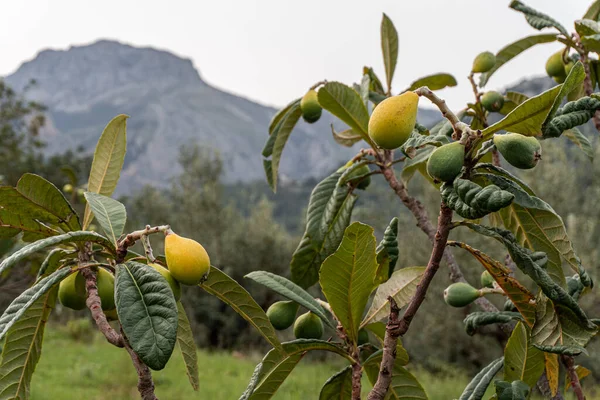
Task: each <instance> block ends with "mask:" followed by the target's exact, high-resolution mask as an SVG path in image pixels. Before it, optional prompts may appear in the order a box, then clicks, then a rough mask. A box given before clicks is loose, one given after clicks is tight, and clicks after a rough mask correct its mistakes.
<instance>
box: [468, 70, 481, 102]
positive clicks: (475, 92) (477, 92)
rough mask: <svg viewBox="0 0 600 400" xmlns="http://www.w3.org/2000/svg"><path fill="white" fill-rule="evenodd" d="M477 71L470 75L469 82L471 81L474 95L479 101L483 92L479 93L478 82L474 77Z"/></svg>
mask: <svg viewBox="0 0 600 400" xmlns="http://www.w3.org/2000/svg"><path fill="white" fill-rule="evenodd" d="M474 75H475V73H474V72H471V73H470V74H469V76H468V78H469V82H471V88H472V89H473V95H474V96H475V103H479V101H480V99H481V93H479V90H478V89H477V84H476V83H475V79H473V77H474Z"/></svg>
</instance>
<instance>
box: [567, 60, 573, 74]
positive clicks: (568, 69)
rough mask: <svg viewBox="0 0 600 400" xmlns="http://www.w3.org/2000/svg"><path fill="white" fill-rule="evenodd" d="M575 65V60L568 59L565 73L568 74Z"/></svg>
mask: <svg viewBox="0 0 600 400" xmlns="http://www.w3.org/2000/svg"><path fill="white" fill-rule="evenodd" d="M574 66H575V62H573V61H569V62H568V63H567V65H565V75H569V73H570V72H571V70H572V69H573V67H574Z"/></svg>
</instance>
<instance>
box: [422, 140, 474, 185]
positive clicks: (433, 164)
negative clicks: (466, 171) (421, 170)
mask: <svg viewBox="0 0 600 400" xmlns="http://www.w3.org/2000/svg"><path fill="white" fill-rule="evenodd" d="M464 162H465V146H463V145H462V144H461V143H460V142H452V143H448V144H445V145H443V146H441V147H438V148H437V149H435V150H434V151H433V153H431V155H430V156H429V160H427V173H428V174H429V176H431V177H432V178H433V179H435V180H438V181H442V182H451V181H453V180H454V178H456V177H457V176H458V174H460V170H461V169H462V166H463V164H464Z"/></svg>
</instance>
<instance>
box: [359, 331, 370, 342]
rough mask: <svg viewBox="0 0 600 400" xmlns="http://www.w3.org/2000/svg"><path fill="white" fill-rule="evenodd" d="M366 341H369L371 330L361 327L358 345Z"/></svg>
mask: <svg viewBox="0 0 600 400" xmlns="http://www.w3.org/2000/svg"><path fill="white" fill-rule="evenodd" d="M365 343H369V332H367V331H366V330H365V329H361V330H359V331H358V345H359V346H362V345H363V344H365Z"/></svg>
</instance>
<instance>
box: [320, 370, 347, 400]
mask: <svg viewBox="0 0 600 400" xmlns="http://www.w3.org/2000/svg"><path fill="white" fill-rule="evenodd" d="M319 400H352V367H351V366H347V367H346V368H344V369H343V370H341V371H340V372H338V373H336V374H335V375H333V376H332V377H330V378H329V379H327V382H325V384H324V385H323V388H321V393H320V394H319Z"/></svg>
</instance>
